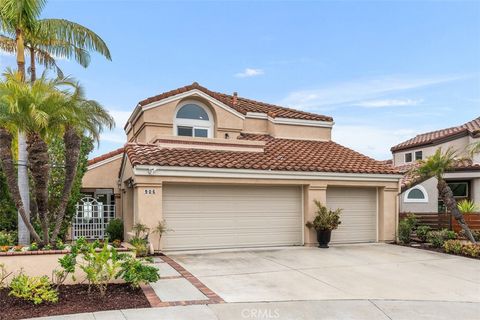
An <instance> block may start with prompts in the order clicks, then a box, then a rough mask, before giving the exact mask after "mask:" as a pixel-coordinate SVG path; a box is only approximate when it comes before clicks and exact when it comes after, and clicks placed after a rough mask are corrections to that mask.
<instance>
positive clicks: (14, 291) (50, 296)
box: [9, 273, 58, 304]
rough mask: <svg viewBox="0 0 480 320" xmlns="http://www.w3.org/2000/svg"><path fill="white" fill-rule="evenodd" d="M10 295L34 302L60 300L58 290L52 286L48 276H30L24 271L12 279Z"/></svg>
mask: <svg viewBox="0 0 480 320" xmlns="http://www.w3.org/2000/svg"><path fill="white" fill-rule="evenodd" d="M9 295H12V296H14V297H17V298H20V299H24V300H27V301H31V302H33V303H34V304H40V303H43V302H57V301H58V292H57V291H56V290H55V289H53V288H52V284H51V283H50V280H49V279H48V277H47V276H42V277H29V276H27V275H25V274H23V273H20V274H19V275H17V276H15V277H14V278H13V279H12V281H11V283H10V293H9Z"/></svg>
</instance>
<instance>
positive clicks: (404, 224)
mask: <svg viewBox="0 0 480 320" xmlns="http://www.w3.org/2000/svg"><path fill="white" fill-rule="evenodd" d="M412 229H413V228H412V225H411V224H410V223H409V222H408V221H407V220H402V221H400V223H399V224H398V240H400V242H401V243H403V244H408V243H410V241H411V233H412Z"/></svg>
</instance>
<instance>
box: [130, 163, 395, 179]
mask: <svg viewBox="0 0 480 320" xmlns="http://www.w3.org/2000/svg"><path fill="white" fill-rule="evenodd" d="M133 171H134V174H135V175H139V176H145V175H147V176H152V175H153V176H162V177H197V178H251V179H293V180H350V181H378V182H397V181H398V180H400V179H401V178H402V176H401V175H398V174H368V173H331V172H310V171H276V170H253V169H220V168H196V167H173V166H151V165H136V166H135V167H134V168H133Z"/></svg>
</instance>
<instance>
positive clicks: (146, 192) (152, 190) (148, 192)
mask: <svg viewBox="0 0 480 320" xmlns="http://www.w3.org/2000/svg"><path fill="white" fill-rule="evenodd" d="M144 191H145V194H155V189H145V190H144Z"/></svg>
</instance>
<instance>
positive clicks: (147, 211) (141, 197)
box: [133, 182, 163, 250]
mask: <svg viewBox="0 0 480 320" xmlns="http://www.w3.org/2000/svg"><path fill="white" fill-rule="evenodd" d="M133 198H134V200H133V210H134V214H133V217H134V218H133V223H134V224H136V223H142V224H145V225H146V226H147V227H148V228H150V237H149V239H150V242H151V243H152V244H153V247H154V249H155V250H159V249H160V248H159V245H158V234H156V233H153V230H154V229H155V227H156V226H157V225H158V222H159V221H161V220H162V216H163V215H162V183H161V182H157V183H144V182H142V183H136V184H135V185H134V197H133Z"/></svg>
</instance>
